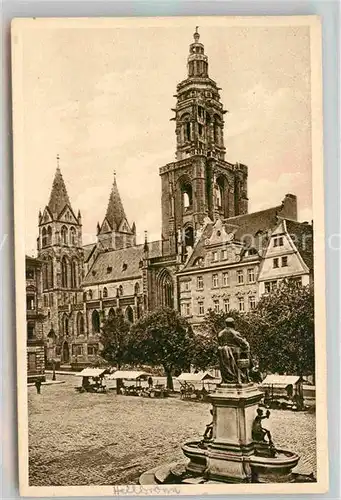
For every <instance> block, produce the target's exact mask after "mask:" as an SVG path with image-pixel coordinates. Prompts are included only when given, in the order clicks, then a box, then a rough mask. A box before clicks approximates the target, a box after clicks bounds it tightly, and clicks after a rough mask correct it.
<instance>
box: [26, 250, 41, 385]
mask: <svg viewBox="0 0 341 500" xmlns="http://www.w3.org/2000/svg"><path fill="white" fill-rule="evenodd" d="M41 268H42V262H41V261H39V260H38V259H35V258H33V257H26V328H27V351H26V352H27V380H28V382H34V381H35V380H37V379H38V378H39V379H41V380H45V351H44V340H43V319H44V315H43V309H42V307H41V298H42V275H41Z"/></svg>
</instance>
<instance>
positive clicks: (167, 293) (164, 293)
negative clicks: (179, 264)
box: [157, 269, 174, 308]
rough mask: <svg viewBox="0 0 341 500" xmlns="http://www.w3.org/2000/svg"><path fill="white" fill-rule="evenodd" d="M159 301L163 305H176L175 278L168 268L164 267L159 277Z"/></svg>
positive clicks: (171, 306)
mask: <svg viewBox="0 0 341 500" xmlns="http://www.w3.org/2000/svg"><path fill="white" fill-rule="evenodd" d="M157 288H158V294H157V297H158V302H159V305H161V306H163V307H170V308H173V307H174V287H173V280H172V277H171V275H170V274H169V272H168V271H167V269H163V270H162V271H161V272H160V274H159V276H158V279H157Z"/></svg>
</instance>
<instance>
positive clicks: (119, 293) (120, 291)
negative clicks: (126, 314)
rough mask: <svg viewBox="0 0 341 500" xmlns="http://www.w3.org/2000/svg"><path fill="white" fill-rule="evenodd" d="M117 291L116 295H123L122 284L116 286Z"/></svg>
mask: <svg viewBox="0 0 341 500" xmlns="http://www.w3.org/2000/svg"><path fill="white" fill-rule="evenodd" d="M117 291H118V295H119V296H120V295H123V286H122V285H120V286H119V287H118V289H117Z"/></svg>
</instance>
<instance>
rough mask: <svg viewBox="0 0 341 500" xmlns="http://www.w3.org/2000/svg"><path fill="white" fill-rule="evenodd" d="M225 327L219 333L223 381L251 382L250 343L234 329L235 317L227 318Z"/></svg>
mask: <svg viewBox="0 0 341 500" xmlns="http://www.w3.org/2000/svg"><path fill="white" fill-rule="evenodd" d="M225 324H226V326H225V328H224V329H223V330H221V332H219V333H218V343H219V348H218V349H219V362H220V373H221V378H222V382H223V383H225V384H242V383H249V382H250V377H249V366H250V345H249V343H248V341H247V340H246V339H245V338H244V337H242V336H241V335H240V333H239V332H237V330H235V329H234V319H233V318H226V320H225Z"/></svg>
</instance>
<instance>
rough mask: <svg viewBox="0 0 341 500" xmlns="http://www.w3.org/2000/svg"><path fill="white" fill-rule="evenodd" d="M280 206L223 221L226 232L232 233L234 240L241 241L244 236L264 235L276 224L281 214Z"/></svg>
mask: <svg viewBox="0 0 341 500" xmlns="http://www.w3.org/2000/svg"><path fill="white" fill-rule="evenodd" d="M281 208H282V206H281V205H278V206H277V207H271V208H268V209H266V210H261V211H259V212H253V213H251V214H246V215H237V216H236V217H230V218H229V219H226V220H225V229H226V231H227V232H234V233H235V239H237V240H243V239H245V237H246V236H248V235H251V236H256V235H257V234H261V233H266V232H267V231H268V230H269V229H271V228H272V227H273V226H274V225H275V224H276V223H277V216H278V215H279V214H280V212H281Z"/></svg>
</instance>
